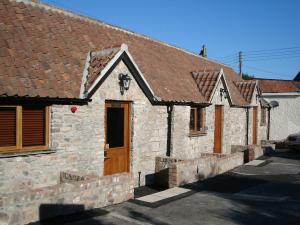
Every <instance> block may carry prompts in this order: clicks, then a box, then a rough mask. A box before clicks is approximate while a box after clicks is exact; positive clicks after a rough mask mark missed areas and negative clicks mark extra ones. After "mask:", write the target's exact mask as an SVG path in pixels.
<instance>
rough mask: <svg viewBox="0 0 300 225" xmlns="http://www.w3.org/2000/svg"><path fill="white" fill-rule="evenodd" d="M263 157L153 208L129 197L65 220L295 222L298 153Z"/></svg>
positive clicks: (299, 193)
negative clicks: (261, 161)
mask: <svg viewBox="0 0 300 225" xmlns="http://www.w3.org/2000/svg"><path fill="white" fill-rule="evenodd" d="M264 159H266V160H267V161H266V163H264V164H263V165H261V166H246V165H243V166H241V167H238V168H236V169H234V170H232V171H230V172H228V173H225V174H222V175H220V176H217V177H214V178H211V179H208V180H205V181H202V182H196V183H192V184H188V185H185V186H184V188H188V189H190V190H191V191H190V192H189V194H188V195H185V196H182V197H181V198H177V199H171V200H170V201H166V202H163V203H162V204H160V205H158V206H155V207H149V206H143V205H140V204H137V203H136V202H133V201H129V202H125V203H122V204H119V205H115V206H110V207H107V208H105V209H104V210H103V212H105V213H103V214H101V215H99V214H98V215H96V216H94V217H93V218H84V219H79V220H77V221H72V222H66V223H65V224H69V225H70V224H74V225H84V224H91V225H100V224H106V225H112V224H120V225H122V224H157V225H158V224H160V225H177V224H178V225H189V224H221V225H229V224H230V225H231V224H243V225H250V224H251V225H252V224H272V225H277V224H284V225H291V224H300V154H299V153H290V152H288V153H275V154H273V155H271V156H268V157H264ZM56 224H59V223H56Z"/></svg>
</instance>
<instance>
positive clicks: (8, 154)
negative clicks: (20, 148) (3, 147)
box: [0, 149, 57, 159]
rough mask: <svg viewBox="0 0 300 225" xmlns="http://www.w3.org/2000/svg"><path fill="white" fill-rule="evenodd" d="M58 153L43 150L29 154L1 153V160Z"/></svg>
mask: <svg viewBox="0 0 300 225" xmlns="http://www.w3.org/2000/svg"><path fill="white" fill-rule="evenodd" d="M55 152H57V151H55V150H51V149H49V150H41V151H31V152H30V151H28V152H15V153H12V152H11V153H9V152H7V153H4V152H3V153H0V159H1V158H12V157H19V156H33V155H43V154H51V153H55Z"/></svg>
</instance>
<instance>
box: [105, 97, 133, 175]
mask: <svg viewBox="0 0 300 225" xmlns="http://www.w3.org/2000/svg"><path fill="white" fill-rule="evenodd" d="M129 120H130V103H129V102H119V101H107V102H105V123H104V125H105V148H104V175H111V174H115V173H122V172H129V165H130V162H129V161H130V160H129V149H130V148H129V147H130V141H129V140H130V123H129Z"/></svg>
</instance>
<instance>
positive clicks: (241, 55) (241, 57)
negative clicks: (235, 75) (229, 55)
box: [239, 51, 243, 76]
mask: <svg viewBox="0 0 300 225" xmlns="http://www.w3.org/2000/svg"><path fill="white" fill-rule="evenodd" d="M239 67H240V75H241V76H242V67H243V53H242V52H241V51H240V52H239Z"/></svg>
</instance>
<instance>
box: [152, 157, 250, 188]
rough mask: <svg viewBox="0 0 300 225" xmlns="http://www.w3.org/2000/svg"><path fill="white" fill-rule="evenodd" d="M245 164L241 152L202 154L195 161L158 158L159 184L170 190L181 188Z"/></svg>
mask: <svg viewBox="0 0 300 225" xmlns="http://www.w3.org/2000/svg"><path fill="white" fill-rule="evenodd" d="M243 162H244V156H243V153H241V152H236V153H234V154H228V155H225V154H212V153H202V154H201V155H200V156H199V157H198V158H195V159H180V158H170V157H157V158H156V164H157V167H156V168H157V170H156V172H157V173H158V174H159V176H158V184H163V185H164V186H168V187H170V188H171V187H175V186H180V185H183V184H187V183H191V182H195V181H198V180H203V179H206V178H209V177H213V176H216V175H218V174H221V173H224V172H226V171H228V170H231V169H233V168H235V167H237V166H240V165H242V164H243ZM166 184H167V185H166Z"/></svg>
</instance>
